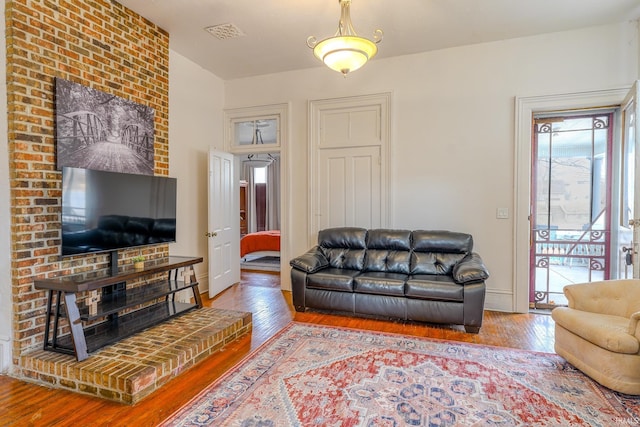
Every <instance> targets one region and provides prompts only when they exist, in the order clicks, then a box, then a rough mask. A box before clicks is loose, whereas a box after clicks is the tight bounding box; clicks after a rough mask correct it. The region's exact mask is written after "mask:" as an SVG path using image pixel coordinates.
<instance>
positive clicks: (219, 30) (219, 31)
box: [205, 24, 244, 40]
mask: <svg viewBox="0 0 640 427" xmlns="http://www.w3.org/2000/svg"><path fill="white" fill-rule="evenodd" d="M205 30H206V31H207V32H208V33H210V34H211V35H213V36H214V37H216V38H217V39H219V40H226V39H234V38H236V37H242V36H244V33H243V32H242V30H241V29H240V28H238V27H236V26H235V25H234V24H220V25H214V26H211V27H206V28H205Z"/></svg>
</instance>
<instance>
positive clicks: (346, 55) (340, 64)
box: [313, 36, 378, 75]
mask: <svg viewBox="0 0 640 427" xmlns="http://www.w3.org/2000/svg"><path fill="white" fill-rule="evenodd" d="M313 53H314V55H315V56H316V57H317V58H318V59H319V60H321V61H322V62H324V63H325V64H326V65H327V67H329V68H331V69H332V70H335V71H337V72H339V73H342V74H344V75H346V74H347V73H349V72H351V71H355V70H357V69H358V68H360V67H362V66H363V65H364V64H366V62H367V61H368V60H370V59H371V58H373V57H374V56H375V55H376V53H378V46H376V44H375V43H374V42H372V41H371V40H368V39H365V38H363V37H358V36H336V37H330V38H328V39H325V40H322V41H321V42H320V43H318V44H317V45H316V46H315V47H314V48H313Z"/></svg>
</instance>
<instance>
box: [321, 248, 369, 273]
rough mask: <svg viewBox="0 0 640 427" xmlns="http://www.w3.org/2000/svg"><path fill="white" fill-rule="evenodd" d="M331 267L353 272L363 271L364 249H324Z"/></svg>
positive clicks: (323, 251)
mask: <svg viewBox="0 0 640 427" xmlns="http://www.w3.org/2000/svg"><path fill="white" fill-rule="evenodd" d="M322 253H323V254H324V256H325V258H326V259H327V262H328V263H329V266H331V267H333V268H346V269H351V270H358V271H360V270H362V269H363V268H364V253H365V250H364V249H346V248H329V249H325V248H322Z"/></svg>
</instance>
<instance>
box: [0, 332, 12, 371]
mask: <svg viewBox="0 0 640 427" xmlns="http://www.w3.org/2000/svg"><path fill="white" fill-rule="evenodd" d="M10 369H11V338H10V337H8V336H4V335H0V373H3V374H6V373H8V372H9V371H10Z"/></svg>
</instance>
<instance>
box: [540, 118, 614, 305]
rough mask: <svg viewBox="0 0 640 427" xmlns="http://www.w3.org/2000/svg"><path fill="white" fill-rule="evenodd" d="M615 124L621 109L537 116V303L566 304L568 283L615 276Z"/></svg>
mask: <svg viewBox="0 0 640 427" xmlns="http://www.w3.org/2000/svg"><path fill="white" fill-rule="evenodd" d="M613 129H614V111H613V110H598V111H592V112H584V111H581V112H579V113H575V112H574V113H571V112H564V113H559V114H558V113H556V114H551V115H550V114H543V113H538V114H535V115H534V128H533V141H532V148H533V153H532V159H533V161H532V169H531V170H532V177H531V185H532V188H531V219H530V227H531V230H530V236H531V247H530V269H529V271H530V280H529V305H530V308H534V309H552V308H554V307H555V306H557V305H566V304H567V300H566V298H565V296H564V294H563V291H562V289H563V287H564V286H565V285H568V284H572V283H584V282H591V281H596V280H606V279H609V278H611V276H612V268H611V263H612V261H613V259H615V256H613V255H615V254H614V253H613V252H612V251H614V247H613V245H612V242H613V241H617V239H613V238H612V237H613V236H614V234H613V233H617V224H618V221H617V218H616V219H615V220H614V216H613V215H612V203H613V197H612V189H613V185H612V183H613V181H614V176H613V161H612V159H613V147H614V137H613V135H614V133H613ZM613 274H614V275H615V272H613Z"/></svg>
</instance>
